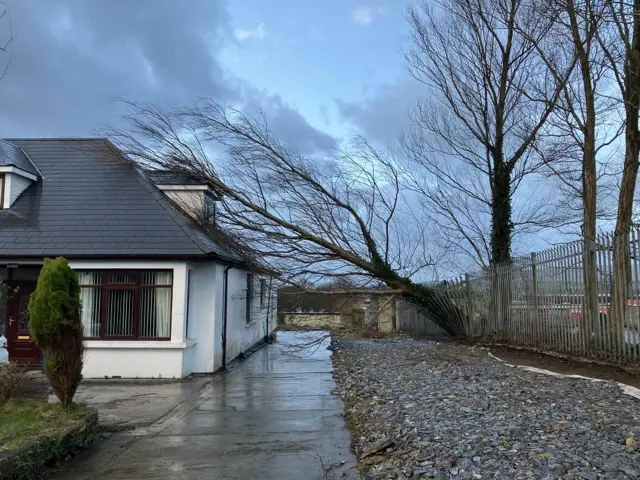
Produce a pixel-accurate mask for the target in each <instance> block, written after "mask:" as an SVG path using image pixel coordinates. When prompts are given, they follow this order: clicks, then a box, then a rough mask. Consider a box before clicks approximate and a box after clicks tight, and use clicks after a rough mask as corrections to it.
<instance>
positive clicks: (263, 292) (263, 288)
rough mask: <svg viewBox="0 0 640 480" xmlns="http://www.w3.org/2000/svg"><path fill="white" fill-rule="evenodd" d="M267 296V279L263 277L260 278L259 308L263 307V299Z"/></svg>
mask: <svg viewBox="0 0 640 480" xmlns="http://www.w3.org/2000/svg"><path fill="white" fill-rule="evenodd" d="M266 296H267V281H266V280H265V279H264V278H261V279H260V308H264V300H265V298H266Z"/></svg>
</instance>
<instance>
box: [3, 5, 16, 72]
mask: <svg viewBox="0 0 640 480" xmlns="http://www.w3.org/2000/svg"><path fill="white" fill-rule="evenodd" d="M13 39H14V35H13V23H12V22H11V11H10V10H9V7H8V5H7V4H6V3H4V2H0V58H2V59H3V60H2V63H3V64H4V65H2V66H0V79H1V78H3V77H4V76H5V75H6V74H7V70H9V65H10V64H11V58H10V57H9V45H10V44H11V42H12V41H13ZM4 58H6V60H4Z"/></svg>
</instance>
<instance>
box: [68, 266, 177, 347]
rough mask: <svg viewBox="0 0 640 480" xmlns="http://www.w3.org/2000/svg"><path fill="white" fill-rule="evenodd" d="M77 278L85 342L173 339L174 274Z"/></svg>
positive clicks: (94, 274) (126, 272) (86, 275)
mask: <svg viewBox="0 0 640 480" xmlns="http://www.w3.org/2000/svg"><path fill="white" fill-rule="evenodd" d="M78 276H79V278H80V300H81V301H82V325H83V327H84V336H85V337H86V338H121V339H168V338H169V337H170V331H171V291H172V287H173V274H172V272H171V271H165V270H140V271H138V270H123V271H96V270H93V271H81V272H78Z"/></svg>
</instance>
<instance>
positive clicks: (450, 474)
mask: <svg viewBox="0 0 640 480" xmlns="http://www.w3.org/2000/svg"><path fill="white" fill-rule="evenodd" d="M332 348H333V350H334V355H333V362H334V375H335V378H336V383H337V391H336V393H337V394H339V395H340V396H341V397H342V399H343V400H344V402H345V410H346V417H347V422H348V425H349V426H350V429H351V431H352V436H353V444H354V445H353V446H354V449H355V451H356V453H357V454H358V456H359V458H360V464H361V466H362V468H363V469H364V470H365V471H367V470H368V476H367V477H366V478H369V479H374V478H397V479H407V478H409V479H415V478H478V479H480V478H500V479H508V480H514V479H524V478H536V479H555V478H566V479H571V478H575V479H588V480H591V479H594V480H595V479H598V478H616V479H623V478H634V479H635V478H639V479H640V401H639V400H637V399H635V398H633V397H631V396H628V395H625V394H623V393H622V391H621V389H620V387H619V386H618V385H617V384H615V383H612V382H591V381H589V380H582V379H565V378H556V377H552V376H548V375H544V374H539V373H532V372H528V371H524V370H521V369H517V368H513V367H509V366H507V365H505V364H504V363H501V362H499V361H497V360H495V359H493V358H490V357H489V356H488V354H487V353H486V352H485V351H484V350H481V349H472V348H468V347H465V346H461V345H452V344H438V345H436V344H434V343H430V342H424V341H417V340H398V339H387V340H340V341H336V342H334V343H333V346H332Z"/></svg>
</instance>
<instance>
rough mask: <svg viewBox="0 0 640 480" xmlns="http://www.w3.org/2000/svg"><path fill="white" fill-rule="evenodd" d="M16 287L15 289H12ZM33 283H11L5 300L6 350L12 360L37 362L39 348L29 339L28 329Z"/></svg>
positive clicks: (38, 359) (34, 285) (28, 362)
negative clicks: (10, 291)
mask: <svg viewBox="0 0 640 480" xmlns="http://www.w3.org/2000/svg"><path fill="white" fill-rule="evenodd" d="M14 288H17V291H13V290H14ZM35 288H36V284H35V283H31V282H29V283H26V282H25V283H18V284H12V285H11V290H12V291H13V293H12V294H11V296H10V297H9V300H8V302H7V350H8V351H9V359H10V360H11V361H12V362H18V363H27V364H39V363H40V349H39V348H38V346H37V345H36V344H35V343H33V342H32V341H31V331H30V330H29V297H31V294H32V293H33V291H34V290H35Z"/></svg>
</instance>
